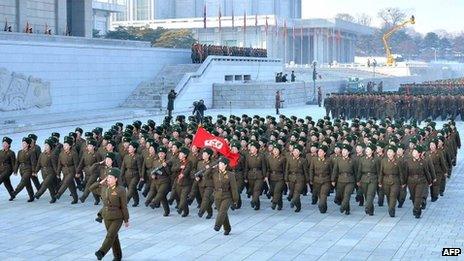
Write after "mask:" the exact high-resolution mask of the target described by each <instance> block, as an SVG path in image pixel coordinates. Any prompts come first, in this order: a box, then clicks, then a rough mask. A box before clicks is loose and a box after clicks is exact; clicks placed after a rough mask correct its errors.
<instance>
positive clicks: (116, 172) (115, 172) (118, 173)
mask: <svg viewBox="0 0 464 261" xmlns="http://www.w3.org/2000/svg"><path fill="white" fill-rule="evenodd" d="M108 175H111V176H113V177H115V178H117V179H118V178H119V177H120V176H121V170H120V169H118V168H111V169H110V170H108Z"/></svg>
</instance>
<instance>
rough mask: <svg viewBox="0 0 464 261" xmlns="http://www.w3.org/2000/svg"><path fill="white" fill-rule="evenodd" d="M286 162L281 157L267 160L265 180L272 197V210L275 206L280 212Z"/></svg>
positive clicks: (270, 157)
mask: <svg viewBox="0 0 464 261" xmlns="http://www.w3.org/2000/svg"><path fill="white" fill-rule="evenodd" d="M286 162H287V160H286V158H285V157H284V156H282V155H279V156H278V157H275V156H274V155H272V156H269V157H268V158H267V179H268V181H269V185H270V193H271V195H272V200H271V202H272V208H275V206H276V205H277V206H278V209H279V210H281V209H282V206H283V202H282V191H283V188H284V184H285V183H284V182H285V173H286V172H285V168H286V165H287V163H286Z"/></svg>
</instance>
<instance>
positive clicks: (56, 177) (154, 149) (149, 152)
mask: <svg viewBox="0 0 464 261" xmlns="http://www.w3.org/2000/svg"><path fill="white" fill-rule="evenodd" d="M197 127H198V122H197V120H196V117H194V116H190V117H188V121H187V120H186V118H185V116H182V115H179V116H177V117H176V119H175V122H174V123H172V120H171V118H170V117H166V118H165V119H164V122H163V123H162V124H160V125H157V124H156V123H155V122H154V121H153V120H148V121H147V122H146V123H145V124H144V123H142V122H141V121H134V122H133V123H132V124H127V125H124V124H123V123H121V122H117V123H115V124H114V125H113V126H111V128H110V129H108V130H107V131H105V132H104V131H103V129H102V128H100V127H97V128H94V129H93V130H92V131H91V132H84V130H83V129H81V128H76V129H75V130H73V131H72V132H70V133H69V134H68V136H65V137H64V139H63V140H62V141H63V143H61V141H60V136H61V135H60V134H59V133H56V132H54V133H52V134H51V136H50V137H49V138H47V139H46V140H45V142H44V143H43V144H44V150H43V151H42V150H41V148H40V147H39V145H38V144H36V142H37V139H38V137H37V136H36V135H34V134H30V135H29V136H28V137H25V138H23V140H22V141H23V142H22V148H21V150H19V152H18V153H17V154H16V153H14V152H13V151H12V150H11V149H10V145H11V143H12V140H11V139H9V138H8V137H4V138H3V150H1V151H0V160H1V163H2V165H1V166H2V168H1V170H2V171H1V173H0V174H1V176H0V177H1V182H3V184H4V185H5V187H6V189H7V190H8V192H9V193H10V195H11V198H10V200H14V198H15V197H16V196H17V195H18V193H20V192H21V190H22V189H23V188H26V189H27V192H28V194H29V197H30V198H29V202H32V201H34V199H39V198H40V197H41V196H42V194H43V193H44V192H45V191H46V190H48V191H49V192H50V197H51V199H52V200H51V202H50V203H54V202H55V201H56V200H58V199H59V198H60V197H61V196H62V195H63V196H65V197H67V196H68V195H69V194H67V193H65V191H66V190H68V189H69V191H70V192H71V196H72V199H73V201H72V204H76V203H78V195H77V190H76V188H77V189H78V190H80V191H82V192H83V194H82V196H81V197H80V198H79V199H80V201H81V202H85V201H86V199H87V197H88V196H89V195H91V194H90V191H89V187H90V185H92V184H95V182H99V181H100V180H103V179H104V178H105V175H106V174H105V173H106V172H105V171H106V170H107V169H108V168H111V167H117V168H120V169H121V171H122V175H121V182H122V184H123V185H124V186H125V187H126V188H127V190H128V192H127V200H128V201H130V200H132V202H133V205H132V206H133V207H136V206H138V205H139V202H140V201H142V200H143V199H142V198H141V197H140V196H139V193H140V192H141V194H142V195H143V196H144V197H145V206H150V207H151V208H153V209H156V208H159V207H160V205H162V207H163V209H164V215H165V216H168V215H169V213H170V207H169V205H171V204H173V203H174V202H176V204H175V205H176V209H177V212H178V213H179V214H182V217H185V216H187V215H188V214H189V205H190V204H192V203H193V202H194V201H196V202H197V203H198V208H199V212H198V215H199V216H200V217H202V215H203V214H204V213H205V212H206V213H207V214H208V215H207V218H211V216H212V215H213V207H212V202H213V197H211V194H210V193H212V191H213V188H212V186H213V185H212V184H213V183H212V181H211V182H210V181H209V180H206V179H208V176H207V175H205V176H202V175H198V173H200V172H201V171H205V170H206V169H207V168H208V167H211V168H212V167H214V164H215V163H214V162H215V161H216V160H217V158H218V157H219V155H218V154H217V153H216V152H214V151H213V150H211V148H203V149H201V150H200V149H199V148H197V147H196V146H193V145H192V140H193V139H194V135H195V132H196V130H197ZM203 127H204V128H205V129H206V130H207V131H209V132H210V133H211V134H213V135H215V136H218V137H223V138H225V139H226V140H227V141H228V143H229V144H228V145H229V146H230V147H231V150H232V152H233V153H239V160H238V164H237V166H235V167H230V168H229V171H230V173H229V172H228V173H229V174H228V175H229V176H228V179H234V180H236V184H237V188H236V189H237V190H238V194H239V195H240V194H241V193H242V191H246V192H245V196H246V197H248V198H251V201H250V202H249V203H250V205H251V207H252V208H253V209H254V210H259V209H260V206H261V204H260V202H261V201H262V200H263V196H264V197H267V198H268V199H270V203H271V208H272V209H275V208H276V207H277V210H282V208H283V201H284V200H283V196H284V195H287V196H286V198H285V199H286V200H288V201H289V203H290V207H291V208H294V210H295V212H299V211H300V210H301V209H302V206H304V207H305V208H309V207H310V204H312V205H316V204H317V205H318V209H319V211H320V212H321V213H326V211H327V208H328V205H327V197H328V196H329V195H331V193H335V196H334V202H335V203H336V204H337V205H339V206H340V211H341V212H342V213H343V212H344V213H345V214H346V215H348V214H350V198H351V194H352V193H354V190H355V189H356V201H357V202H359V205H360V206H363V205H365V211H366V214H368V215H373V214H374V205H373V200H374V198H375V195H376V194H377V195H378V196H377V199H378V205H379V206H383V203H384V199H385V197H386V198H387V202H388V212H389V214H390V216H391V217H394V216H395V208H396V206H397V202H398V204H399V205H398V207H401V206H402V205H403V203H404V201H405V199H406V198H407V197H406V194H407V192H406V186H407V187H408V188H409V191H410V194H411V199H412V200H413V203H414V209H413V214H414V215H415V216H416V217H417V218H419V217H420V215H421V209H424V208H425V207H426V202H427V198H428V196H429V195H431V201H432V202H433V201H436V200H437V199H438V198H439V196H440V195H441V196H442V195H443V193H444V191H445V185H446V180H447V178H448V177H449V176H450V175H451V173H452V168H453V166H455V165H456V155H457V151H458V148H460V137H459V133H458V131H457V129H456V126H455V122H454V121H450V122H448V123H446V124H444V125H443V127H442V128H441V129H439V128H437V126H436V123H434V122H432V121H428V122H427V125H426V126H425V127H423V128H420V127H418V126H417V125H416V124H415V123H414V122H412V123H411V124H407V123H406V122H404V121H400V120H396V121H393V120H392V119H390V118H388V117H387V118H386V119H385V120H382V121H379V120H376V119H373V118H369V119H368V120H366V121H363V120H360V119H354V120H353V121H351V122H348V121H345V120H343V119H338V118H337V119H333V120H331V118H330V117H324V119H319V120H317V121H316V122H315V121H313V119H312V118H311V117H310V116H307V117H305V118H298V117H296V116H291V117H286V116H284V115H280V116H279V118H278V119H276V118H275V117H273V116H266V118H264V117H261V116H259V115H255V116H253V117H250V116H248V115H246V114H244V115H242V116H241V117H239V116H234V115H231V116H230V117H229V118H227V117H225V116H223V115H218V116H217V119H216V121H213V118H212V117H211V116H205V117H204V120H203ZM16 155H17V156H16ZM417 162H420V163H421V164H417ZM411 166H416V167H415V168H412V167H411ZM417 166H419V167H420V169H417ZM39 172H41V174H42V182H40V181H39ZM13 173H14V174H18V173H19V174H20V175H21V181H20V184H19V185H18V186H17V187H16V189H13V187H12V185H11V181H10V176H11V175H12V174H13ZM209 178H211V177H209ZM31 182H32V183H31ZM32 184H33V185H34V186H35V187H36V189H37V191H36V193H35V194H34V191H33V187H32ZM429 186H431V187H430V190H429ZM231 189H233V187H229V186H227V187H222V188H221V187H216V183H214V193H220V192H222V193H225V192H226V191H230V190H231ZM139 191H140V192H139ZM218 191H219V192H218ZM234 193H235V191H234ZM310 193H311V194H310ZM168 194H169V199H168ZM301 195H303V196H306V195H309V200H308V203H306V204H304V202H303V204H302V201H301V199H300V196H301ZM214 198H216V197H214ZM94 200H95V204H96V205H98V204H99V201H100V199H99V197H98V196H96V195H94ZM365 200H366V203H364V202H365ZM234 201H235V199H234ZM142 202H143V201H142ZM235 203H237V204H233V205H232V209H233V210H234V209H239V208H241V207H242V199H241V198H239V199H238V202H235ZM227 208H228V207H227ZM219 211H224V209H222V208H221V210H219ZM225 211H226V210H225ZM219 216H220V215H219V214H218V218H219ZM100 221H101V220H100ZM227 222H228V221H227ZM229 231H230V228H229Z"/></svg>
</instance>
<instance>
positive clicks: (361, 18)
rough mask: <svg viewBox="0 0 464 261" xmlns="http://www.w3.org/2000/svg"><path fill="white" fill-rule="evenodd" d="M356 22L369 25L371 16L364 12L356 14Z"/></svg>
mask: <svg viewBox="0 0 464 261" xmlns="http://www.w3.org/2000/svg"><path fill="white" fill-rule="evenodd" d="M356 22H357V23H358V24H362V25H366V26H370V25H371V24H372V17H371V16H370V15H368V14H366V13H361V14H357V15H356Z"/></svg>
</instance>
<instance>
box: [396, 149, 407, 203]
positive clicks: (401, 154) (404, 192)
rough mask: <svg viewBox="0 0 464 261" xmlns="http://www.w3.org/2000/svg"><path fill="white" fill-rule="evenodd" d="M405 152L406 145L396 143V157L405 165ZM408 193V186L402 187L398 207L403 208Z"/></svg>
mask: <svg viewBox="0 0 464 261" xmlns="http://www.w3.org/2000/svg"><path fill="white" fill-rule="evenodd" d="M404 153H405V146H404V145H403V144H401V143H399V144H398V145H396V158H397V159H398V161H399V164H401V165H403V166H404V164H405V162H406V157H405V155H404ZM407 194H408V192H407V188H406V187H403V186H402V187H401V188H400V193H399V194H398V208H402V207H403V204H404V201H406V195H407Z"/></svg>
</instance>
